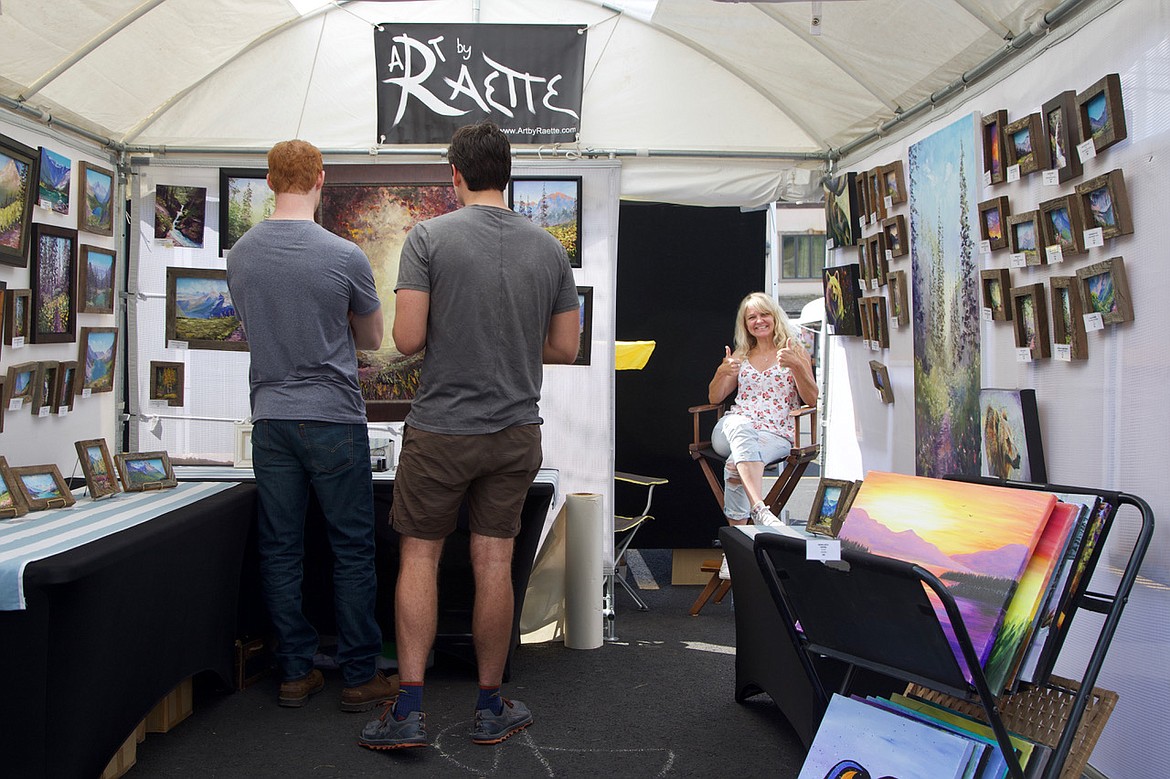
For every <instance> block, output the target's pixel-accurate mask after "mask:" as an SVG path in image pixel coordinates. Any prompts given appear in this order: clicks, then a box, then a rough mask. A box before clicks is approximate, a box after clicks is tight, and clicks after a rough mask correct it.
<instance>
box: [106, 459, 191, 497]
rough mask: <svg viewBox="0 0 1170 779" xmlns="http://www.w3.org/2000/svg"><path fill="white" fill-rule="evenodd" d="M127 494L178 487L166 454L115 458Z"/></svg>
mask: <svg viewBox="0 0 1170 779" xmlns="http://www.w3.org/2000/svg"><path fill="white" fill-rule="evenodd" d="M114 462H115V463H117V466H118V475H119V476H121V477H122V489H124V490H126V492H143V491H145V490H161V489H166V488H167V487H174V486H176V485H178V483H179V482H178V481H176V480H175V471H174V469H173V468H171V458H170V456H169V455H168V454H167V453H166V452H137V453H134V454H129V453H123V454H119V455H117V456H116V457H115V458H114Z"/></svg>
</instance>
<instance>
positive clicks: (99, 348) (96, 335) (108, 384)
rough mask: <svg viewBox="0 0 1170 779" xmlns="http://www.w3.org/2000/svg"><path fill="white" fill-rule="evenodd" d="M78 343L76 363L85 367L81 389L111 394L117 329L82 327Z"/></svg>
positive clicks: (115, 357)
mask: <svg viewBox="0 0 1170 779" xmlns="http://www.w3.org/2000/svg"><path fill="white" fill-rule="evenodd" d="M77 343H78V353H79V354H78V362H80V363H81V364H82V365H84V366H85V369H84V373H83V374H82V377H81V378H82V382H81V387H82V389H88V390H89V391H90V392H112V391H113V389H114V366H115V365H116V364H117V356H118V328H116V327H83V328H81V337H79V338H78V339H77Z"/></svg>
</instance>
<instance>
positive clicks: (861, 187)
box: [855, 170, 870, 243]
mask: <svg viewBox="0 0 1170 779" xmlns="http://www.w3.org/2000/svg"><path fill="white" fill-rule="evenodd" d="M855 175H856V184H857V228H858V233H857V241H856V243H860V242H861V241H862V240H864V239H863V238H862V237H861V234H862V233H863V232H865V226H866V225H867V224H869V212H870V207H869V200H870V192H869V171H868V170H862V171H858V172H857V173H856V174H855Z"/></svg>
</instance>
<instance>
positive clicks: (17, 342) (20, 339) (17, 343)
mask: <svg viewBox="0 0 1170 779" xmlns="http://www.w3.org/2000/svg"><path fill="white" fill-rule="evenodd" d="M22 346H24V336H23V335H18V336H15V337H14V338H13V339H12V348H13V349H19V348H21V347H22Z"/></svg>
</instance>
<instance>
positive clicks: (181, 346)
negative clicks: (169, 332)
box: [167, 341, 187, 349]
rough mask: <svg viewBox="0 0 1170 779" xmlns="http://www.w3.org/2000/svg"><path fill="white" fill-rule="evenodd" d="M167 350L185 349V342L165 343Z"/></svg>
mask: <svg viewBox="0 0 1170 779" xmlns="http://www.w3.org/2000/svg"><path fill="white" fill-rule="evenodd" d="M167 348H168V349H186V348H187V342H186V341H167Z"/></svg>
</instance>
